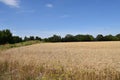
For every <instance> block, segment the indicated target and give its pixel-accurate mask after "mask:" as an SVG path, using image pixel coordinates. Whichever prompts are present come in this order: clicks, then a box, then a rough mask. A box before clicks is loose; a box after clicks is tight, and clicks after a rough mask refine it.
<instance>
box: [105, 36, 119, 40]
mask: <svg viewBox="0 0 120 80" xmlns="http://www.w3.org/2000/svg"><path fill="white" fill-rule="evenodd" d="M104 40H105V41H118V40H119V39H118V38H117V37H116V36H113V35H106V36H105V37H104Z"/></svg>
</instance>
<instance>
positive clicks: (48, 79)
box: [0, 41, 120, 80]
mask: <svg viewBox="0 0 120 80" xmlns="http://www.w3.org/2000/svg"><path fill="white" fill-rule="evenodd" d="M0 80H120V42H119V41H118V42H71V43H40V44H34V45H31V46H25V47H19V48H12V49H8V50H4V51H1V52H0Z"/></svg>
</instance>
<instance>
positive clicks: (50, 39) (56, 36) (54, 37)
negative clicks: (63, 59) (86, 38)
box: [48, 35, 61, 42]
mask: <svg viewBox="0 0 120 80" xmlns="http://www.w3.org/2000/svg"><path fill="white" fill-rule="evenodd" d="M48 41H49V42H61V36H58V35H53V36H52V37H49V38H48Z"/></svg>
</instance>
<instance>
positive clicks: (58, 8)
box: [0, 0, 120, 37]
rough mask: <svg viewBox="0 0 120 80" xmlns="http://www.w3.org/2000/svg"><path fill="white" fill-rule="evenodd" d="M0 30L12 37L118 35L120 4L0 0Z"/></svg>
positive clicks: (77, 0)
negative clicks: (9, 31)
mask: <svg viewBox="0 0 120 80" xmlns="http://www.w3.org/2000/svg"><path fill="white" fill-rule="evenodd" d="M0 29H10V30H11V31H12V32H13V34H14V35H19V36H22V37H23V36H30V35H34V36H41V37H48V36H51V35H53V34H58V35H61V36H64V35H66V34H73V35H76V34H92V35H94V36H96V35H97V34H104V35H106V34H113V35H115V34H117V33H120V0H0Z"/></svg>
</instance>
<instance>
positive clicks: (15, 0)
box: [0, 0, 20, 8]
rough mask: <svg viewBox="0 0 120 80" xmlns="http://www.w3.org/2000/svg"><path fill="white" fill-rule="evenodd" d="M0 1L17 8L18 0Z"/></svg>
mask: <svg viewBox="0 0 120 80" xmlns="http://www.w3.org/2000/svg"><path fill="white" fill-rule="evenodd" d="M0 2H2V3H4V4H6V5H8V6H10V7H16V8H19V7H20V6H19V2H20V1H19V0H0Z"/></svg>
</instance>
